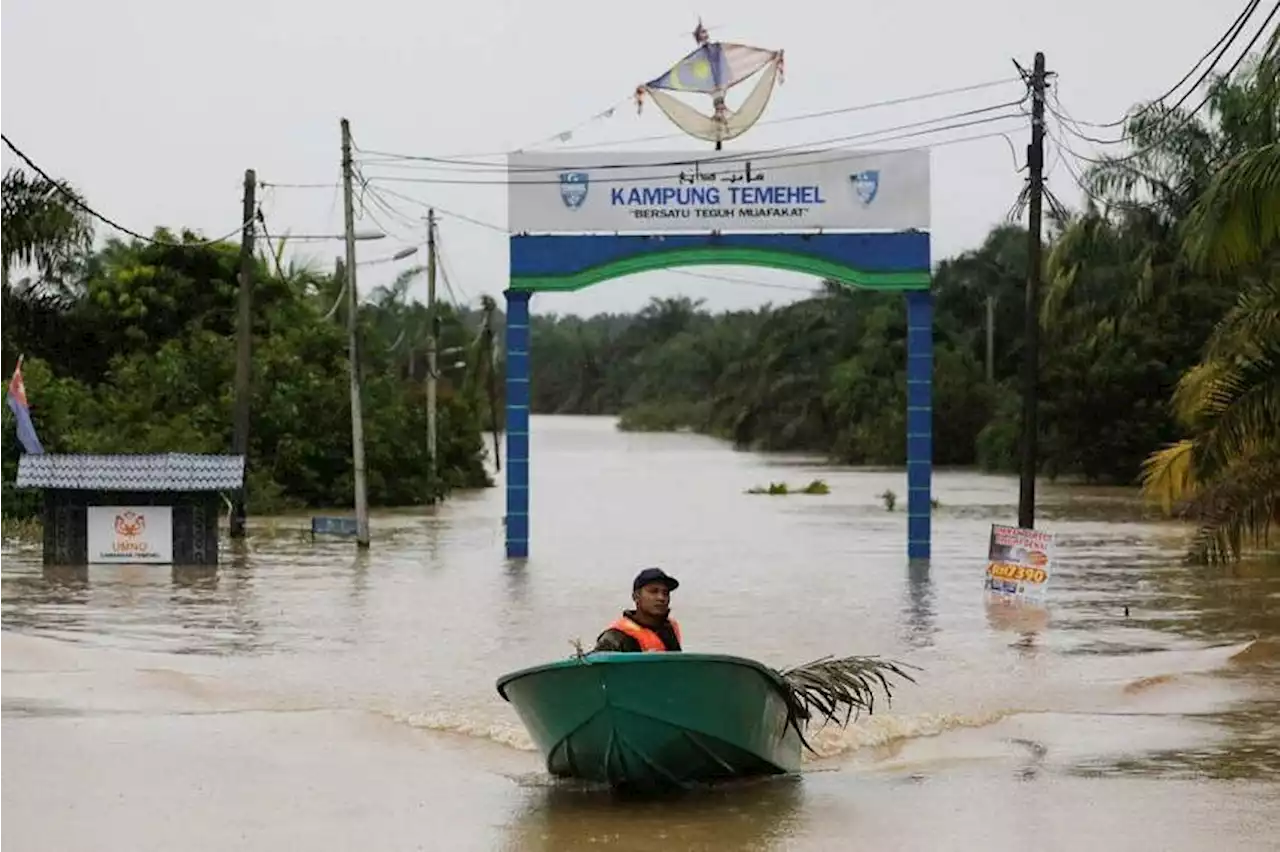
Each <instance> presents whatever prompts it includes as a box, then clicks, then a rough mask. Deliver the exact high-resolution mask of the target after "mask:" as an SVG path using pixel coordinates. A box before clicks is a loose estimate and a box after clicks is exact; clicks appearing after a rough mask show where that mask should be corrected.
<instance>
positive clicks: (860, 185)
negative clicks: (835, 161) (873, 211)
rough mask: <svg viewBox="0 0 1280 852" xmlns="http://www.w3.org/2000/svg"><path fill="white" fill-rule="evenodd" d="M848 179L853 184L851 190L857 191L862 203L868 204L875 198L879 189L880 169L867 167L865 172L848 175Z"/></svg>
mask: <svg viewBox="0 0 1280 852" xmlns="http://www.w3.org/2000/svg"><path fill="white" fill-rule="evenodd" d="M849 181H850V182H851V183H852V184H853V191H854V192H855V193H857V195H858V198H859V199H860V200H861V201H862V203H863V204H865V205H869V204H871V202H873V201H875V200H876V193H877V192H879V191H880V171H879V170H878V169H869V170H867V171H865V172H858V173H857V174H852V175H849Z"/></svg>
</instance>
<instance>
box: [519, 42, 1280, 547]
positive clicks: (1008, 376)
mask: <svg viewBox="0 0 1280 852" xmlns="http://www.w3.org/2000/svg"><path fill="white" fill-rule="evenodd" d="M1266 42H1267V43H1266V46H1265V48H1264V49H1263V50H1262V51H1261V52H1256V53H1255V54H1254V55H1253V56H1251V57H1248V58H1246V59H1245V61H1244V62H1242V63H1241V64H1240V66H1239V70H1238V71H1237V72H1236V73H1234V74H1233V75H1232V76H1231V77H1230V78H1220V79H1217V80H1214V81H1207V87H1206V88H1207V92H1206V94H1207V96H1208V102H1207V103H1206V104H1205V106H1204V108H1203V109H1201V110H1199V111H1198V112H1196V113H1195V114H1194V115H1192V114H1191V113H1190V111H1188V110H1185V109H1181V108H1179V109H1175V110H1174V111H1173V112H1174V113H1175V114H1171V113H1170V111H1169V110H1170V108H1169V107H1168V106H1166V105H1163V104H1160V103H1158V102H1156V103H1152V104H1148V105H1146V106H1145V107H1141V106H1139V105H1135V107H1136V108H1135V109H1133V110H1131V112H1130V115H1131V116H1132V117H1131V119H1130V120H1129V121H1128V122H1127V123H1126V125H1125V126H1124V127H1123V128H1122V129H1121V130H1122V132H1118V134H1117V135H1118V136H1119V137H1120V138H1121V139H1122V141H1121V142H1120V143H1118V144H1117V145H1116V146H1114V147H1115V151H1114V152H1113V153H1112V154H1111V155H1109V156H1100V157H1098V158H1097V162H1095V163H1092V164H1090V166H1089V168H1087V169H1086V170H1085V172H1084V173H1083V174H1081V175H1080V176H1079V177H1080V182H1081V184H1082V185H1084V186H1085V187H1086V189H1087V191H1086V192H1085V194H1084V196H1083V198H1084V199H1085V203H1084V204H1083V205H1081V206H1080V207H1077V208H1076V209H1074V210H1073V209H1068V208H1067V207H1066V206H1065V205H1064V204H1063V203H1062V202H1063V201H1064V199H1058V200H1055V201H1054V203H1052V204H1049V205H1048V207H1047V208H1046V209H1047V212H1046V219H1045V223H1044V239H1043V242H1044V306H1043V309H1042V314H1041V317H1042V320H1041V326H1040V327H1041V337H1040V340H1041V358H1042V363H1043V364H1044V368H1043V371H1042V373H1041V382H1040V383H1039V388H1040V390H1039V400H1040V403H1039V405H1040V408H1039V410H1040V423H1041V427H1042V434H1043V438H1044V439H1043V440H1042V441H1041V443H1040V449H1041V453H1040V458H1041V462H1042V464H1041V468H1040V471H1039V473H1040V474H1041V475H1042V476H1044V477H1046V478H1055V477H1070V478H1072V479H1080V480H1083V481H1085V482H1094V483H1114V484H1120V485H1132V484H1135V483H1137V482H1139V481H1141V482H1142V483H1143V485H1144V487H1145V490H1146V493H1147V494H1148V495H1149V496H1150V497H1151V498H1152V500H1154V501H1155V502H1156V503H1158V504H1159V505H1160V506H1161V507H1162V508H1163V509H1164V510H1165V511H1167V512H1168V513H1170V514H1172V515H1175V516H1179V517H1183V518H1186V519H1187V520H1189V521H1191V522H1192V523H1194V524H1196V525H1198V526H1199V527H1201V534H1200V535H1199V537H1198V538H1197V539H1196V540H1195V541H1194V542H1192V544H1193V550H1194V551H1195V555H1196V557H1197V558H1198V559H1216V558H1220V557H1223V556H1227V557H1231V556H1238V555H1239V553H1240V549H1241V548H1242V547H1259V548H1265V547H1267V541H1268V535H1270V536H1271V538H1270V541H1272V542H1274V541H1275V538H1274V536H1275V533H1276V531H1280V516H1277V514H1276V513H1277V509H1276V506H1277V505H1280V501H1277V500H1276V499H1275V495H1276V494H1277V493H1280V449H1278V448H1280V434H1277V432H1278V431H1280V411H1278V410H1277V405H1280V402H1277V401H1278V400H1280V387H1277V382H1280V369H1277V368H1276V364H1278V363H1280V328H1277V324H1276V320H1275V317H1277V316H1280V284H1278V282H1280V204H1277V202H1276V198H1277V197H1278V196H1280V142H1277V136H1276V124H1275V116H1276V115H1277V114H1280V73H1278V71H1280V31H1277V34H1269V36H1268V37H1267V38H1266ZM1171 128H1172V129H1171ZM1027 246H1028V237H1027V232H1026V229H1025V228H1022V227H1020V226H1018V225H1012V224H1002V225H1000V226H999V227H996V228H994V229H993V230H992V231H990V232H989V233H988V234H987V237H986V239H985V240H984V241H983V242H982V244H981V245H977V246H974V247H972V248H970V249H968V250H966V251H962V252H959V253H957V254H956V255H954V256H952V257H948V258H945V259H941V260H940V262H939V263H938V265H937V266H936V268H935V269H934V271H933V276H932V286H931V288H930V289H931V291H932V293H933V296H934V300H933V304H934V315H933V316H934V325H933V341H934V348H933V375H932V378H933V400H932V402H933V414H934V416H933V436H932V437H933V461H934V463H935V464H937V465H938V466H940V467H941V466H948V467H977V468H981V469H983V470H988V471H1008V472H1012V471H1014V470H1016V469H1017V463H1018V444H1019V441H1020V433H1021V429H1020V423H1021V408H1022V399H1021V381H1020V377H1019V367H1020V364H1021V362H1022V359H1023V353H1024V352H1025V349H1026V346H1025V341H1024V332H1023V330H1024V328H1025V322H1024V319H1025V318H1024V316H1023V311H1024V305H1025V301H1024V299H1023V289H1024V283H1025V281H1026V279H1027V269H1028V251H1027ZM904 301H905V300H904V299H903V297H902V294H901V293H890V292H876V291H869V290H860V289H851V288H848V287H844V286H842V285H840V284H839V283H838V282H835V281H831V280H828V281H824V282H823V285H822V288H821V289H820V290H817V291H816V292H815V293H814V294H813V296H812V297H810V298H803V299H799V300H796V301H791V302H787V303H785V304H779V305H769V306H765V307H759V308H752V309H743V310H730V311H720V312H715V311H710V310H706V309H704V308H703V306H702V305H701V304H699V303H698V302H697V301H695V300H691V299H686V298H671V299H655V300H653V301H652V302H651V303H650V304H649V305H648V306H646V307H645V308H644V309H642V310H640V311H638V312H635V313H631V314H619V313H611V314H600V315H597V316H593V317H589V318H584V317H576V316H535V317H534V318H533V320H532V335H533V344H532V346H533V350H534V351H536V352H537V353H538V355H537V357H535V358H534V359H533V367H532V369H533V376H532V383H531V388H532V390H531V393H532V399H531V405H532V407H533V410H534V411H535V412H547V413H557V414H575V413H577V414H620V413H625V412H629V411H632V410H639V409H641V408H643V410H644V412H645V413H644V418H643V419H644V420H646V421H648V422H650V423H655V424H661V423H662V421H666V422H667V423H668V424H678V426H679V427H685V426H689V427H691V428H692V429H693V430H694V431H696V432H700V433H703V434H706V435H714V436H719V437H723V438H725V439H727V440H729V441H731V442H732V443H733V445H734V446H735V447H737V448H741V449H752V450H766V451H796V452H806V453H821V454H824V455H827V456H828V457H830V458H831V459H832V460H833V461H835V462H837V463H841V464H852V465H875V466H888V465H892V466H898V465H901V464H902V462H903V460H904V458H905V457H906V434H905V433H906V429H905V426H906V424H905V422H904V420H905V412H906V387H905V383H904V380H903V375H902V373H903V369H904V365H905V357H906V337H907V335H906V308H905V304H904ZM989 309H990V311H991V313H992V315H993V319H994V322H993V325H992V333H993V342H994V344H995V345H994V349H993V352H992V362H991V364H990V365H988V364H987V363H986V359H987V347H986V334H985V333H984V329H985V324H986V319H987V314H988V310H989ZM988 369H990V376H991V377H990V379H988V377H987V373H988ZM1175 387H1177V388H1179V390H1178V394H1177V397H1178V398H1177V400H1174V401H1173V402H1174V404H1173V405H1170V402H1171V400H1170V399H1169V390H1170V389H1171V388H1175ZM658 412H664V413H662V414H659V413H658ZM670 412H679V413H678V415H677V414H673V413H670ZM641 419H642V418H641V417H640V415H639V413H638V411H637V413H636V414H635V415H634V417H633V418H629V422H631V421H634V422H640V420H641ZM690 421H692V422H690ZM1179 439H1181V441H1179ZM1163 448H1169V449H1167V450H1163V451H1162V449H1163ZM1156 453H1159V455H1154V456H1153V454H1156ZM1149 458H1150V459H1151V461H1150V462H1148V461H1147V460H1148V459H1149ZM763 493H768V491H767V490H765V491H764V492H763ZM895 502H896V501H895Z"/></svg>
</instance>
